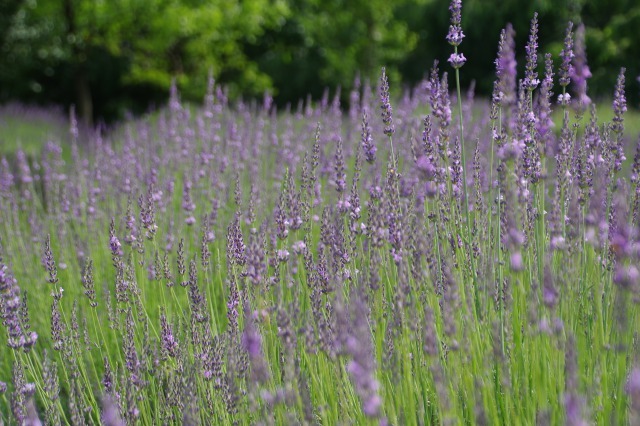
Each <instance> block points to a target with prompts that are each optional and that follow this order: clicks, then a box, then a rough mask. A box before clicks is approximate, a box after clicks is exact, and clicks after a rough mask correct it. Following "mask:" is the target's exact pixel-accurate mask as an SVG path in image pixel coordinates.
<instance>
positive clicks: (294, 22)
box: [247, 0, 429, 103]
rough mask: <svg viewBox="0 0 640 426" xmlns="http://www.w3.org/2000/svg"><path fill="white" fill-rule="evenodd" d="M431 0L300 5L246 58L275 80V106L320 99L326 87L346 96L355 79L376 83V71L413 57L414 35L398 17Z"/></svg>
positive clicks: (310, 0) (307, 0)
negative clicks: (402, 10) (403, 10)
mask: <svg viewBox="0 0 640 426" xmlns="http://www.w3.org/2000/svg"><path fill="white" fill-rule="evenodd" d="M428 1H429V0H397V1H393V2H389V1H386V0H350V1H347V0H300V1H291V2H290V4H291V13H290V15H289V16H288V18H287V19H286V20H285V23H284V25H283V26H282V28H281V29H280V30H279V31H268V32H267V33H266V34H265V35H264V36H263V37H262V38H261V39H259V40H257V42H256V43H253V44H251V45H249V46H247V51H248V52H249V56H250V57H251V58H252V59H254V60H255V61H256V62H257V64H258V65H259V67H260V69H261V70H264V71H265V72H266V73H267V74H268V75H269V76H270V77H271V79H272V80H273V82H274V86H275V88H276V95H277V100H278V101H279V103H285V102H295V101H297V100H298V99H299V98H301V97H304V96H305V95H306V94H311V95H312V96H314V97H315V98H317V97H319V96H320V95H321V93H322V91H323V90H324V88H326V87H329V88H332V89H335V88H337V87H342V88H343V89H345V90H344V91H343V92H342V95H343V98H344V99H346V97H347V96H348V93H347V90H348V89H349V88H351V86H352V83H353V81H354V78H355V77H356V75H358V74H359V75H360V76H361V77H362V79H363V80H364V79H370V80H372V81H373V82H374V83H375V81H376V80H377V78H378V76H379V73H380V67H381V66H383V65H387V66H389V68H388V71H389V72H390V74H391V78H392V80H395V81H396V82H398V81H399V80H400V75H399V74H398V72H397V68H396V67H395V65H396V64H397V63H398V62H399V61H400V60H402V59H403V58H405V57H406V56H407V54H408V53H409V52H411V51H412V50H413V49H414V48H415V46H416V43H417V42H418V36H417V34H416V33H415V32H413V31H411V30H410V29H409V27H408V25H407V23H406V22H404V21H403V20H401V19H398V17H397V16H396V15H397V14H396V12H397V11H398V10H399V9H400V8H402V7H408V6H409V5H414V6H416V7H418V6H420V5H422V4H423V3H426V2H428Z"/></svg>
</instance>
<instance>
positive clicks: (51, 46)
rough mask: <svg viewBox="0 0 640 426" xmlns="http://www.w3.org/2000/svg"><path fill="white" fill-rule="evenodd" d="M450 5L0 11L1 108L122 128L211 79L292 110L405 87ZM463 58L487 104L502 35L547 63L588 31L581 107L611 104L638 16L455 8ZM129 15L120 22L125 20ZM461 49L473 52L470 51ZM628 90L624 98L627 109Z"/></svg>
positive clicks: (287, 3) (565, 4)
mask: <svg viewBox="0 0 640 426" xmlns="http://www.w3.org/2000/svg"><path fill="white" fill-rule="evenodd" d="M448 3H449V1H448V0H398V1H394V2H385V1H382V0H373V1H364V0H354V1H345V0H327V1H321V0H300V1H293V0H248V1H242V2H237V1H235V0H221V1H215V2H206V1H198V0H109V1H107V0H63V1H59V0H20V1H9V0H0V52H1V54H0V101H7V100H11V99H20V100H23V101H27V102H33V101H37V102H46V103H51V102H52V103H58V104H64V105H66V106H68V105H70V104H73V103H75V104H78V105H79V111H80V113H81V114H85V115H87V114H90V115H93V116H96V117H106V118H116V117H121V116H122V115H123V113H124V112H125V111H132V112H140V111H144V110H146V109H147V108H148V105H150V104H156V105H157V104H159V103H162V102H164V100H165V99H166V97H167V95H168V91H169V86H170V84H171V81H172V79H174V78H175V79H176V81H177V83H178V86H179V88H180V89H181V92H182V93H183V96H184V97H185V98H186V99H189V100H199V99H201V98H202V95H203V93H204V90H205V87H206V85H207V75H208V73H209V71H210V70H212V71H213V74H214V77H215V78H216V80H217V81H218V82H219V83H222V84H224V85H225V86H227V87H228V88H229V93H230V95H231V96H232V97H237V96H240V95H243V96H250V97H253V96H259V95H261V94H262V92H264V91H269V92H271V93H272V94H274V95H275V98H276V101H277V102H278V103H279V104H281V105H282V104H284V103H295V102H296V101H297V100H298V99H300V98H301V97H304V96H306V95H307V94H311V95H312V96H313V97H314V98H316V99H317V98H319V97H320V96H321V95H322V92H323V91H324V90H325V88H329V89H331V90H336V89H337V88H338V87H341V88H342V89H343V91H342V99H343V101H345V100H347V94H348V91H349V90H350V89H351V88H352V85H353V81H354V77H355V76H356V75H360V77H361V79H362V80H366V79H369V80H375V79H376V78H377V77H376V76H377V74H378V72H379V68H380V67H381V66H383V65H384V66H386V68H387V72H388V74H389V76H390V79H391V81H392V83H393V84H392V87H400V85H399V84H397V83H399V82H400V81H402V82H403V83H406V84H415V83H416V82H417V81H419V80H420V79H422V78H423V76H424V75H425V73H427V72H428V70H429V69H430V68H431V66H432V64H433V61H434V60H436V59H437V60H439V61H440V62H441V63H442V64H443V65H445V62H446V59H447V57H448V55H449V54H450V46H448V45H447V43H446V42H445V41H444V37H445V34H446V32H447V29H448V25H449V14H448V10H447V6H448ZM463 10H464V12H463V22H462V26H463V30H464V32H465V34H466V39H465V41H464V42H463V44H462V45H461V46H460V50H461V52H463V53H464V54H465V56H466V57H467V59H468V61H467V64H466V65H465V69H464V70H463V72H461V81H462V85H463V87H466V86H468V85H469V84H470V83H471V81H472V79H473V80H475V82H476V83H477V88H478V92H479V93H481V94H484V95H488V94H489V93H490V91H491V87H492V83H493V79H494V71H495V66H494V63H493V61H494V59H495V55H496V51H497V41H498V36H499V32H500V29H501V28H502V27H504V25H505V23H506V22H511V23H512V24H513V27H514V28H515V30H516V34H517V35H516V45H517V53H518V61H519V63H520V64H522V63H523V62H524V45H525V43H526V40H527V36H528V29H529V21H530V19H531V17H532V16H533V13H534V12H538V13H539V21H540V52H541V53H544V52H551V53H553V54H554V55H557V54H558V53H559V52H560V50H561V48H562V45H561V40H562V39H563V36H564V29H565V27H566V23H567V22H568V21H569V20H572V21H574V22H575V23H578V22H584V23H585V25H586V26H587V34H586V37H587V56H588V60H589V63H590V68H591V70H592V71H593V72H594V75H593V78H592V79H591V80H590V81H589V88H590V95H592V96H595V97H601V96H606V97H608V96H610V95H611V93H612V90H613V85H614V82H615V78H616V75H617V72H616V70H617V68H619V67H621V66H626V67H627V76H628V78H627V80H628V82H633V81H634V79H635V76H636V75H638V74H640V65H637V64H635V63H634V62H633V61H632V60H631V58H636V57H638V55H640V43H638V35H637V28H638V25H640V4H637V2H634V1H631V0H615V1H608V0H592V1H586V0H561V1H552V0H535V1H528V2H521V1H519V0H465V1H464V2H463ZM123 11H126V12H123ZM467 46H474V48H473V49H471V48H468V47H467ZM445 66H446V65H445ZM637 95H638V93H637V90H630V91H629V94H628V96H629V98H630V101H631V104H637V102H638V96H637Z"/></svg>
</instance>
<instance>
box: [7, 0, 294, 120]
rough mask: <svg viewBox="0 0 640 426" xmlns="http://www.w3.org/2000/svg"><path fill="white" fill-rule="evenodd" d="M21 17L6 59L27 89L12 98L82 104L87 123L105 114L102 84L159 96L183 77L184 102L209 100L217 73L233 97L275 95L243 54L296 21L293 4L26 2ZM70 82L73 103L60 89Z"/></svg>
mask: <svg viewBox="0 0 640 426" xmlns="http://www.w3.org/2000/svg"><path fill="white" fill-rule="evenodd" d="M16 9H17V10H15V11H14V13H13V16H12V18H11V19H10V22H11V24H10V25H9V30H8V31H7V36H6V37H4V40H3V50H4V51H5V52H7V53H8V54H9V56H10V58H9V59H8V61H9V62H10V63H12V64H13V67H14V69H15V70H16V72H15V73H14V74H12V75H7V76H6V80H8V81H15V82H16V83H18V84H17V86H14V87H13V89H12V90H10V91H8V92H9V93H6V94H4V95H5V96H4V97H5V98H7V97H10V96H11V95H14V96H15V95H17V96H19V97H27V98H29V97H32V96H29V95H36V94H41V95H44V96H45V97H46V98H48V99H49V100H52V101H56V102H62V103H71V102H73V103H76V104H77V105H78V112H79V113H80V115H81V116H82V117H83V118H84V119H85V121H87V122H89V121H90V120H91V119H92V117H93V116H94V115H96V113H97V115H102V114H104V112H105V111H104V109H105V106H104V105H103V104H102V103H100V104H99V105H98V108H99V109H98V110H96V111H94V104H95V102H94V101H95V99H94V92H95V91H100V90H101V89H100V86H102V85H106V86H111V88H112V89H115V92H116V93H112V96H116V97H117V96H118V95H120V96H125V93H126V92H127V90H125V89H126V88H132V89H133V92H134V93H136V92H137V93H139V94H143V95H145V93H146V96H149V95H151V96H153V93H154V92H162V93H167V92H168V89H169V86H170V84H171V80H172V79H173V78H174V77H175V78H177V81H178V83H179V85H180V87H181V89H182V91H183V95H184V96H186V97H193V96H196V95H197V96H198V97H200V96H201V94H202V93H203V92H204V88H205V87H206V79H207V74H208V72H209V70H210V69H211V70H213V72H214V76H216V77H220V78H221V80H223V81H225V83H227V84H228V86H229V88H230V90H232V92H233V91H235V92H237V93H239V92H241V91H242V92H244V93H250V94H251V93H253V94H257V93H261V92H262V91H264V90H265V89H269V88H271V81H270V79H269V78H268V77H267V76H266V75H265V74H264V73H261V72H260V70H259V69H258V67H257V65H256V64H255V63H253V62H250V61H249V60H248V58H247V57H246V55H245V54H244V51H243V49H242V45H243V43H251V42H253V41H255V40H256V39H257V38H258V37H260V36H261V34H262V33H263V31H264V30H265V29H267V28H277V27H278V26H279V25H280V24H281V23H282V18H283V17H284V16H287V15H288V13H289V9H288V6H287V4H286V2H285V1H284V0H246V1H242V2H237V1H235V0H220V1H216V2H204V1H199V0H182V1H179V0H109V1H106V0H63V1H61V2H60V1H58V0H39V1H36V0H25V1H24V2H23V3H22V4H20V5H19V6H18V7H17V8H16ZM7 16H8V15H7ZM107 78H109V79H111V80H112V81H106V79H107ZM113 79H115V81H113ZM69 81H71V82H72V91H71V93H73V94H74V95H73V97H72V99H67V98H65V95H64V93H65V92H66V93H69V92H68V91H65V90H62V91H61V90H59V89H60V83H62V85H63V86H65V89H69V87H68V86H69ZM5 82H6V81H5ZM118 92H119V93H118ZM123 100H124V99H120V100H119V101H120V102H119V103H120V104H122V103H123V102H122V101H123ZM129 101H130V100H129ZM125 105H126V104H125Z"/></svg>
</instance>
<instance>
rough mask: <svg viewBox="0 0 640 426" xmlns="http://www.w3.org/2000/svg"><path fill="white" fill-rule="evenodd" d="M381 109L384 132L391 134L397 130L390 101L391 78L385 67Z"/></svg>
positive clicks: (381, 85)
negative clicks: (388, 76)
mask: <svg viewBox="0 0 640 426" xmlns="http://www.w3.org/2000/svg"><path fill="white" fill-rule="evenodd" d="M380 110H381V111H382V122H383V123H384V134H385V135H387V136H391V135H393V134H394V132H395V131H396V130H395V127H394V125H393V109H392V108H391V102H390V101H389V79H388V78H387V71H386V69H385V68H384V67H382V75H381V76H380Z"/></svg>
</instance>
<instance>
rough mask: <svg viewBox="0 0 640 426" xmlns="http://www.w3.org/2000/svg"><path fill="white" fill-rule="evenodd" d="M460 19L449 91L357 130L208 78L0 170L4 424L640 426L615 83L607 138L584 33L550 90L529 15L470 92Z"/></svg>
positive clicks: (639, 252) (633, 201) (633, 265)
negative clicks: (486, 79) (480, 93)
mask: <svg viewBox="0 0 640 426" xmlns="http://www.w3.org/2000/svg"><path fill="white" fill-rule="evenodd" d="M461 8H462V3H461V1H459V0H454V1H452V3H451V7H450V12H451V27H450V30H449V33H448V34H447V35H446V40H447V41H448V42H449V43H450V44H451V45H453V46H454V52H453V54H452V55H451V56H450V58H449V63H450V64H451V65H452V66H453V68H454V73H455V85H456V87H455V89H454V91H453V93H450V91H449V83H448V82H449V77H448V75H447V72H441V71H440V70H439V67H438V63H437V62H436V63H435V64H434V67H433V68H432V70H431V71H430V73H429V75H428V78H427V79H426V80H425V81H424V82H422V83H420V84H419V85H418V86H417V87H416V88H415V89H414V90H410V91H409V90H407V91H406V92H405V93H403V94H401V96H395V93H394V87H390V83H389V79H388V76H387V75H386V72H385V70H384V68H383V69H382V73H381V78H380V80H379V83H378V84H379V87H378V93H379V97H376V96H374V95H373V93H375V92H374V90H375V88H374V87H371V85H370V84H369V83H367V82H362V81H360V80H358V83H357V85H356V89H354V91H353V92H352V93H351V94H350V96H349V98H350V100H351V104H350V105H349V109H348V113H347V112H345V113H343V110H342V108H341V106H340V97H339V94H336V95H335V97H334V98H333V99H332V98H331V97H330V96H329V95H330V94H329V93H328V92H327V93H326V94H325V96H324V97H323V99H322V100H321V101H320V102H319V103H313V102H311V101H310V100H308V101H306V102H301V103H300V104H299V105H298V107H297V108H287V109H285V110H284V111H279V110H277V108H276V106H275V105H274V104H273V99H272V98H271V97H269V96H265V99H264V102H263V103H262V104H261V105H257V104H247V103H244V102H243V101H238V102H235V103H232V102H231V101H229V98H228V95H227V92H226V90H225V88H224V87H222V86H219V85H216V84H215V82H214V81H213V80H211V81H210V82H209V85H208V90H207V95H206V98H205V102H204V105H203V107H202V108H191V107H188V106H187V105H183V104H182V103H181V100H180V96H179V93H178V91H177V89H175V88H174V89H173V90H172V92H171V100H170V105H169V108H167V109H166V110H163V111H161V112H159V113H158V114H157V115H156V116H154V117H149V118H143V119H139V120H130V121H128V122H126V123H124V124H123V125H122V128H119V129H116V130H114V131H112V132H106V133H105V132H104V131H102V130H96V132H95V133H94V134H88V135H83V134H81V133H79V132H78V129H77V124H75V118H74V117H73V112H72V114H71V120H70V121H71V125H70V131H69V135H68V138H67V139H68V140H65V139H60V140H51V141H49V142H48V143H47V144H46V145H45V146H43V148H42V150H41V152H40V153H39V154H38V155H35V156H34V155H27V154H26V153H25V152H22V151H18V152H17V153H16V154H15V155H14V156H11V157H7V158H4V157H3V158H2V161H0V318H1V320H2V327H0V328H1V330H0V424H18V425H36V424H42V422H44V423H45V424H52V425H58V424H74V425H75V424H103V425H114V426H115V425H125V424H126V425H135V424H143V425H152V424H265V425H268V424H381V425H383V424H402V425H405V424H406V425H423V424H445V423H446V424H504V425H511V424H537V423H541V424H563V423H564V424H576V425H578V424H591V423H593V424H601V425H609V424H635V423H637V422H638V420H639V419H640V354H639V352H638V344H637V341H638V332H637V330H638V329H639V327H640V316H639V314H640V309H639V306H638V304H639V303H640V269H639V268H638V266H637V265H638V264H639V262H640V240H639V238H640V221H639V219H638V218H639V217H640V214H639V213H638V212H639V211H640V207H639V206H640V201H639V200H640V195H639V194H640V178H639V177H638V176H639V175H640V143H638V142H637V136H638V135H631V134H630V131H629V128H630V126H625V116H626V115H627V114H629V113H630V112H632V111H631V109H632V108H631V106H628V105H627V102H626V96H625V90H626V88H625V75H624V70H622V71H620V73H619V78H618V84H617V85H616V87H615V88H612V96H613V99H614V101H613V106H612V112H613V114H612V116H613V120H612V122H610V123H604V124H603V125H600V124H599V123H600V122H601V119H600V121H599V117H598V111H597V110H596V106H595V102H592V101H591V99H590V98H589V97H588V95H587V84H586V80H587V79H588V77H589V76H590V71H589V67H588V65H587V58H586V55H585V46H584V28H583V27H582V26H577V27H576V28H575V32H574V26H573V24H569V25H568V27H567V32H566V37H565V40H564V48H563V50H562V53H561V54H560V57H558V58H553V57H552V55H551V54H546V55H545V56H544V59H545V60H544V77H540V78H542V80H539V78H538V54H539V53H538V52H542V51H544V49H545V46H538V38H537V34H538V31H539V30H544V29H543V28H542V29H540V28H539V27H538V21H537V16H534V17H533V20H532V23H531V28H530V35H529V39H528V40H529V41H528V43H527V45H526V47H525V48H524V49H523V50H526V58H527V59H526V65H525V67H524V68H523V69H520V70H518V68H517V63H516V57H517V55H516V53H517V46H515V42H514V40H515V38H514V29H513V28H512V27H511V26H510V25H507V26H506V27H505V30H504V31H503V32H502V33H501V34H500V37H499V45H498V48H497V52H498V54H497V59H496V83H495V85H494V91H493V94H492V97H491V99H490V100H487V101H485V100H481V99H480V100H474V99H473V95H468V96H467V97H466V98H465V99H463V97H462V90H461V89H462V88H461V86H460V72H463V68H462V65H463V64H464V62H465V61H466V59H465V58H464V55H463V54H462V53H460V52H459V51H458V48H459V46H460V44H461V42H462V40H463V38H464V34H463V27H462V15H461V10H462V9H461ZM496 36H498V35H496ZM554 60H555V62H556V63H557V64H559V67H558V68H554ZM518 72H520V76H519V75H518ZM554 76H557V78H558V83H559V86H560V94H559V97H554V94H553V91H554ZM519 77H520V78H519ZM555 90H558V88H557V87H556V88H555ZM470 93H472V91H470ZM555 100H557V101H558V102H555ZM452 104H453V105H457V118H452V107H451V105H452ZM587 107H589V108H590V118H588V119H585V122H584V123H583V121H582V116H583V115H584V113H585V112H586V108H587ZM600 108H602V106H600ZM605 108H606V107H605ZM628 109H629V111H628ZM374 111H380V115H381V117H380V118H378V119H375V114H374V113H373V112H374ZM425 111H426V114H425ZM554 111H558V112H560V114H561V115H562V117H563V122H562V126H559V128H555V129H554V120H553V117H554V116H556V115H557V114H556V115H554ZM572 116H575V117H577V118H572ZM455 120H458V123H454V122H455ZM452 124H454V125H452ZM455 124H457V125H455ZM385 140H386V141H388V142H389V143H383V142H382V141H385ZM469 149H472V151H471V152H473V156H472V159H470V160H471V162H470V163H467V159H466V152H469ZM634 150H635V151H634ZM69 160H70V161H69ZM469 168H470V169H469ZM468 178H469V179H468Z"/></svg>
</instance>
